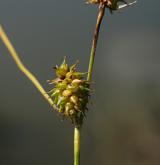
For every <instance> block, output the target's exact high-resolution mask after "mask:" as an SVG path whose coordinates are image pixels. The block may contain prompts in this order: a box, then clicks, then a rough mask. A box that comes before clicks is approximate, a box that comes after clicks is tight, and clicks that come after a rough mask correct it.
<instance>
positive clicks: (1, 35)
mask: <svg viewBox="0 0 160 165" xmlns="http://www.w3.org/2000/svg"><path fill="white" fill-rule="evenodd" d="M0 38H1V39H2V41H3V43H4V44H5V46H6V47H7V49H8V51H9V53H10V55H11V57H12V58H13V60H14V62H15V63H16V65H17V67H18V68H19V69H20V71H22V73H24V74H25V76H26V77H28V79H29V80H30V81H31V82H32V83H33V84H34V86H35V87H36V88H37V89H38V90H39V92H40V93H41V94H42V95H43V97H44V98H45V99H46V100H47V101H48V103H49V104H50V105H51V106H52V107H53V108H55V109H57V107H55V106H53V100H52V99H51V98H50V96H49V95H48V94H47V93H46V91H45V90H44V88H43V87H42V85H41V84H40V82H39V81H38V80H37V78H36V77H35V76H34V75H33V74H32V73H31V72H30V71H29V70H28V69H27V68H26V67H25V66H24V64H23V63H22V61H21V60H20V58H19V56H18V54H17V52H16V50H15V49H14V47H13V45H12V43H11V42H10V40H9V38H8V37H7V35H6V33H5V32H4V30H3V28H2V26H0Z"/></svg>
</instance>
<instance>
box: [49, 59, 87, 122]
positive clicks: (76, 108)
mask: <svg viewBox="0 0 160 165" xmlns="http://www.w3.org/2000/svg"><path fill="white" fill-rule="evenodd" d="M76 66H77V63H76V64H74V65H72V66H71V67H68V65H67V63H66V59H64V61H63V63H62V64H61V65H60V66H59V67H58V66H56V67H55V68H54V69H55V71H56V75H57V78H56V79H53V80H50V81H49V83H50V84H54V88H53V89H52V90H51V91H50V93H51V97H52V98H53V100H54V105H56V106H57V108H58V112H59V113H61V114H62V115H63V116H65V117H68V118H70V119H71V121H72V122H73V123H74V124H81V123H82V120H83V117H84V115H85V112H86V110H87V107H86V105H87V103H88V96H89V88H88V87H89V83H88V82H87V81H86V80H84V79H83V78H84V76H85V74H86V73H82V72H77V71H76Z"/></svg>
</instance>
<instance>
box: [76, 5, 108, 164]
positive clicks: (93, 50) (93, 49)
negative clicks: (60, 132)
mask: <svg viewBox="0 0 160 165" xmlns="http://www.w3.org/2000/svg"><path fill="white" fill-rule="evenodd" d="M104 13H105V5H104V4H100V5H99V13H98V17H97V22H96V28H95V32H94V36H93V42H92V47H91V54H90V60H89V67H88V76H87V80H88V81H91V78H92V70H93V64H94V58H95V53H96V47H97V41H98V36H99V30H100V26H101V23H102V19H103V16H104ZM74 165H80V127H78V126H75V129H74Z"/></svg>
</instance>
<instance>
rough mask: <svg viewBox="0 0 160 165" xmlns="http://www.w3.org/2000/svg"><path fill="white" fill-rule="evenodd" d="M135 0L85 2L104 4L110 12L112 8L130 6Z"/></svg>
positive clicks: (90, 0) (95, 0)
mask: <svg viewBox="0 0 160 165" xmlns="http://www.w3.org/2000/svg"><path fill="white" fill-rule="evenodd" d="M136 2H137V1H136V0H135V1H133V0H132V2H128V1H126V0H88V1H87V2H86V3H87V4H99V5H104V6H105V7H106V8H108V9H109V10H110V12H111V13H112V12H113V10H118V9H121V8H124V7H128V6H131V5H132V4H134V3H136ZM122 3H123V4H122Z"/></svg>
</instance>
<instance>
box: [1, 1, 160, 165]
mask: <svg viewBox="0 0 160 165" xmlns="http://www.w3.org/2000/svg"><path fill="white" fill-rule="evenodd" d="M159 6H160V1H158V0H152V1H150V0H144V1H142V0H139V2H138V3H137V4H136V5H134V6H133V7H130V8H126V9H124V10H122V11H118V12H115V13H114V14H113V15H110V14H109V12H108V11H107V12H106V14H105V18H104V21H103V24H102V29H101V33H100V38H99V43H98V48H97V54H96V61H95V66H94V74H93V81H94V83H93V88H94V92H93V96H92V105H90V111H89V112H88V114H87V120H85V122H84V126H83V130H82V149H81V156H82V160H81V163H82V165H88V164H92V165H97V164H100V165H159V164H160V19H159V15H160V10H159ZM97 12H98V8H97V6H92V5H85V3H84V1H81V0H79V1H75V0H70V1H59V0H34V1H33V0H27V1H26V0H0V24H2V25H3V27H4V28H5V30H6V32H7V34H8V36H9V38H10V39H11V41H12V43H13V44H14V46H15V48H16V50H17V51H18V53H19V54H20V57H21V58H22V60H23V62H24V63H25V65H26V66H27V67H28V68H29V69H30V70H31V71H32V72H33V73H34V74H35V75H36V76H37V77H38V79H39V80H40V82H41V83H42V84H43V86H44V87H45V89H46V90H49V89H50V86H49V85H48V84H47V83H46V80H47V79H52V78H53V77H54V76H55V75H54V71H53V70H52V67H53V66H55V65H56V64H60V63H61V62H62V59H63V57H64V56H67V58H68V62H69V64H73V63H74V62H75V61H76V60H77V59H79V60H80V64H79V69H80V70H81V71H87V65H88V60H89V53H90V47H91V39H92V35H93V31H94V27H95V21H96V16H97ZM0 164H1V165H11V164H12V165H21V164H23V165H71V164H73V126H72V125H71V124H70V123H69V122H68V121H63V122H61V118H60V117H57V114H56V112H53V111H52V109H51V107H50V106H49V105H48V103H47V102H46V101H45V100H44V98H43V97H42V96H41V95H40V94H39V92H38V91H37V89H35V87H34V86H33V85H32V84H31V83H30V81H29V80H28V79H27V78H26V77H25V76H23V75H22V73H21V72H20V71H19V70H18V69H17V67H16V66H15V64H14V62H13V60H12V59H11V57H10V56H9V53H8V51H7V50H6V48H5V46H4V45H3V44H2V42H1V41H0Z"/></svg>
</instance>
